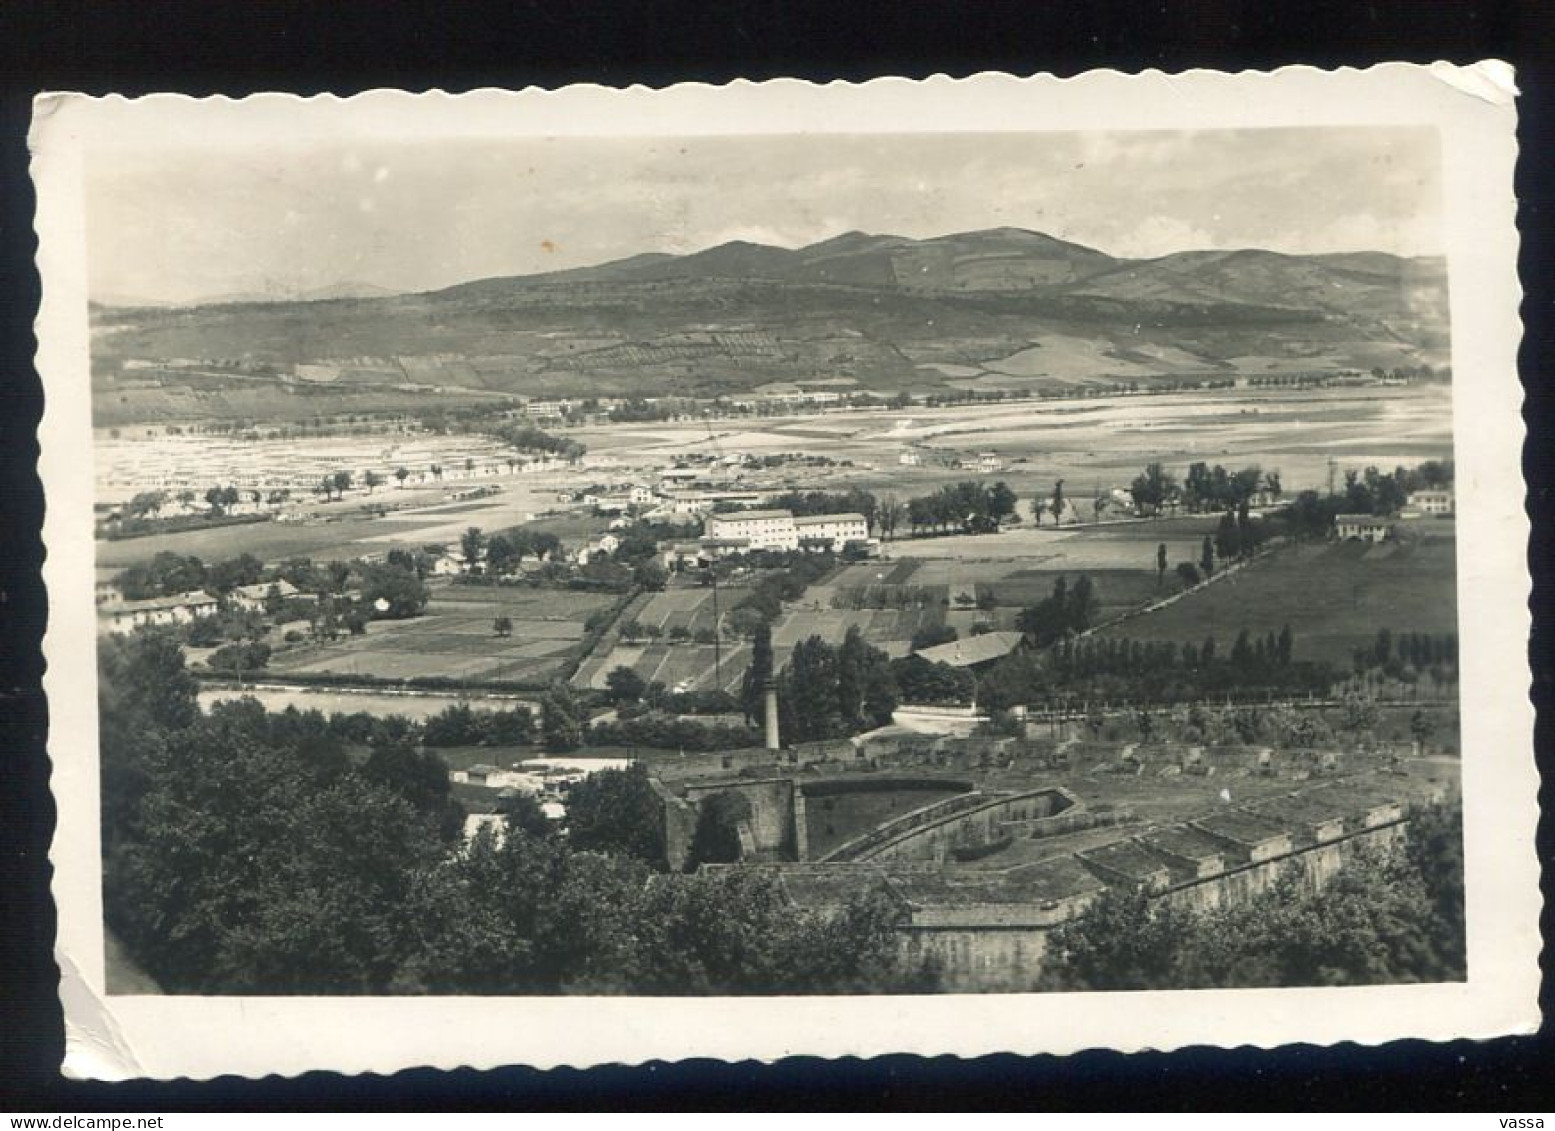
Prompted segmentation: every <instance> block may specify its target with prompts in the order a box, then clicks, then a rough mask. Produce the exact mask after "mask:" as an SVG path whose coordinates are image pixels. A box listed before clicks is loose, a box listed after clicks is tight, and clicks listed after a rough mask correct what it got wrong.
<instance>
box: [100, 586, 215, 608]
mask: <svg viewBox="0 0 1555 1131" xmlns="http://www.w3.org/2000/svg"><path fill="white" fill-rule="evenodd" d="M215 603H216V598H215V597H212V596H211V595H210V594H209V593H207V592H205V590H203V589H196V590H194V591H193V592H190V593H175V594H173V595H172V596H171V597H148V598H146V599H145V600H144V601H125V602H124V603H123V604H122V605H120V606H118V608H116V609H115V610H114V611H115V612H116V613H142V612H144V613H150V612H156V611H158V610H161V609H180V608H185V607H187V606H189V605H214V604H215Z"/></svg>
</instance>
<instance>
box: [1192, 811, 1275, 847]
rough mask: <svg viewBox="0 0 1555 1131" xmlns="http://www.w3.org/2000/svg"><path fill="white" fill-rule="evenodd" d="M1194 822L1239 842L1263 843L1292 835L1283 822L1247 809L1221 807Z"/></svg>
mask: <svg viewBox="0 0 1555 1131" xmlns="http://www.w3.org/2000/svg"><path fill="white" fill-rule="evenodd" d="M1193 823H1194V824H1195V825H1196V826H1198V827H1199V828H1201V829H1204V830H1206V831H1208V832H1211V833H1214V834H1215V835H1216V836H1223V837H1225V838H1226V839H1227V840H1232V841H1235V842H1237V843H1238V844H1263V843H1265V842H1267V841H1271V840H1274V839H1276V838H1278V837H1282V836H1289V835H1290V831H1289V830H1288V829H1287V828H1286V827H1285V826H1284V824H1282V823H1281V822H1279V821H1274V820H1271V819H1270V818H1268V817H1260V816H1258V815H1257V814H1256V813H1250V812H1248V811H1247V810H1245V809H1220V810H1217V811H1215V812H1213V813H1206V814H1205V815H1204V816H1202V817H1198V818H1196V819H1195V820H1194V822H1193Z"/></svg>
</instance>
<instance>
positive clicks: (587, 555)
mask: <svg viewBox="0 0 1555 1131" xmlns="http://www.w3.org/2000/svg"><path fill="white" fill-rule="evenodd" d="M620 548H621V539H619V538H617V537H616V536H615V535H614V534H601V535H600V536H599V537H598V538H596V539H594V541H592V542H588V543H586V544H585V545H583V546H582V547H580V548H579V550H578V552H577V555H576V556H575V557H574V559H573V560H574V561H576V562H577V563H578V564H579V565H588V564H589V562H591V561H593V560H594V558H595V556H596V555H599V554H603V555H604V556H605V557H607V558H608V557H609V556H610V555H611V554H613V553H615V552H616V551H617V550H619V549H620Z"/></svg>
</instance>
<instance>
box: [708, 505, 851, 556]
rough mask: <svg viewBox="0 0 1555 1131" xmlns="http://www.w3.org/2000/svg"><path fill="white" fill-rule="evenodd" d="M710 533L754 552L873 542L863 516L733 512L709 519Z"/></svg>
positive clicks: (827, 547)
mask: <svg viewBox="0 0 1555 1131" xmlns="http://www.w3.org/2000/svg"><path fill="white" fill-rule="evenodd" d="M706 533H707V537H708V538H710V539H713V540H715V541H718V542H744V543H745V544H746V548H747V549H751V550H798V549H800V548H808V547H811V546H814V547H815V548H817V549H829V550H840V549H842V547H844V546H846V545H847V544H848V543H849V542H867V541H869V522H868V520H867V519H865V517H864V516H863V515H861V514H813V515H799V516H797V517H796V516H795V515H794V514H793V512H792V511H786V510H767V511H733V512H730V513H729V514H714V515H709V516H708V519H707V528H706Z"/></svg>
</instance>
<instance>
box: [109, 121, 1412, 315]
mask: <svg viewBox="0 0 1555 1131" xmlns="http://www.w3.org/2000/svg"><path fill="white" fill-rule="evenodd" d="M87 212H88V217H87V220H88V240H89V243H88V247H89V255H90V260H91V289H92V293H93V295H95V296H98V297H103V296H114V297H132V298H141V299H153V300H175V301H182V300H188V299H193V298H198V297H202V296H212V295H218V294H223V293H230V292H249V291H256V290H264V291H271V292H295V291H300V290H310V289H313V288H317V287H322V286H328V285H332V284H334V283H338V282H346V281H350V282H361V283H370V284H374V285H377V286H383V287H389V288H392V289H394V290H428V289H432V288H436V287H441V286H446V285H448V284H451V283H457V282H463V281H466V280H469V279H479V278H485V277H489V276H494V275H517V274H528V273H531V272H537V271H548V270H555V269H558V268H563V267H577V266H583V265H586V264H592V263H600V262H604V261H606V260H610V259H617V258H621V257H623V256H627V255H633V254H636V253H638V252H643V251H670V252H687V251H696V250H699V249H701V248H704V247H710V246H713V245H715V244H719V243H722V242H724V241H726V240H731V239H746V240H753V241H758V242H762V243H773V244H780V245H784V246H789V247H797V246H800V245H803V244H807V243H812V242H814V241H816V240H821V239H826V238H828V237H830V236H834V235H837V234H839V233H841V232H845V231H849V230H852V229H859V230H862V231H867V232H874V233H891V234H895V235H904V236H920V237H921V236H930V235H939V234H943V233H947V232H957V231H968V230H972V229H977V228H989V227H999V226H1012V227H1021V228H1032V229H1035V230H1038V231H1043V232H1047V233H1049V234H1051V235H1055V236H1058V237H1060V238H1063V239H1068V240H1073V241H1075V242H1077V243H1083V244H1087V245H1089V246H1092V247H1096V248H1099V249H1101V250H1102V251H1106V252H1110V253H1111V254H1114V255H1123V256H1141V257H1143V256H1154V255H1163V254H1166V253H1168V252H1172V251H1181V250H1185V249H1189V248H1235V247H1264V248H1271V249H1273V250H1276V251H1289V252H1323V251H1360V250H1374V251H1389V252H1395V253H1398V254H1404V255H1421V254H1438V253H1440V251H1441V232H1440V227H1441V187H1440V178H1439V175H1438V150H1437V144H1436V135H1435V133H1434V132H1433V131H1430V130H1424V129H1382V128H1376V129H1373V128H1354V129H1350V128H1346V129H1336V128H1324V129H1311V130H1291V129H1268V130H1215V131H1203V132H1193V133H1189V132H1152V133H1105V134H1103V133H1083V134H1081V133H1040V134H1038V133H1027V134H957V135H903V134H897V135H878V136H836V135H808V136H805V135H791V136H777V137H764V138H750V137H724V138H700V137H699V138H661V139H643V138H622V139H579V138H568V139H559V140H541V139H522V140H517V141H514V140H510V139H494V140H492V141H489V142H470V141H460V142H454V143H450V142H438V143H435V144H432V143H428V144H425V145H409V144H407V145H398V144H397V145H393V146H389V145H372V146H364V145H352V146H341V147H340V148H335V149H328V150H321V149H309V150H281V149H266V150H264V151H260V152H252V151H251V152H246V153H243V154H241V155H238V156H234V155H233V154H232V153H231V152H221V153H218V152H216V151H214V150H212V151H203V150H202V151H194V150H178V151H166V150H163V151H139V152H136V153H134V154H133V155H131V154H123V153H114V154H112V155H107V154H104V153H101V152H99V153H98V154H96V155H94V159H93V160H92V161H91V162H90V163H89V166H88V185H87Z"/></svg>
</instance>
